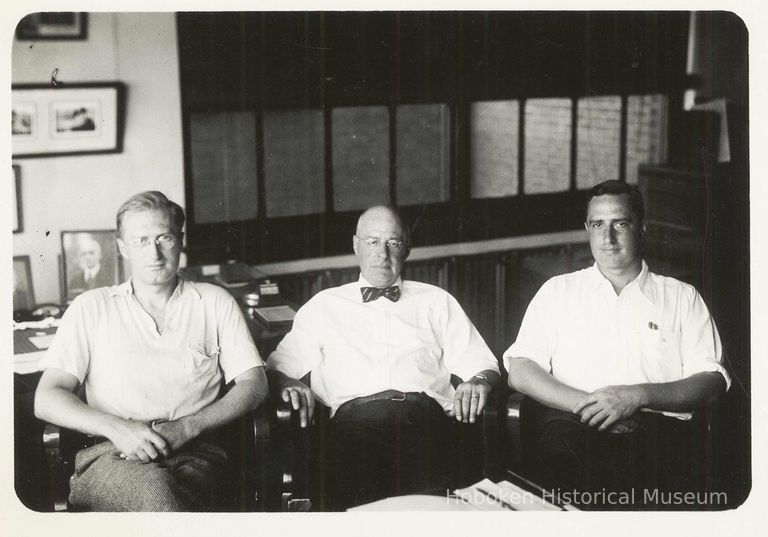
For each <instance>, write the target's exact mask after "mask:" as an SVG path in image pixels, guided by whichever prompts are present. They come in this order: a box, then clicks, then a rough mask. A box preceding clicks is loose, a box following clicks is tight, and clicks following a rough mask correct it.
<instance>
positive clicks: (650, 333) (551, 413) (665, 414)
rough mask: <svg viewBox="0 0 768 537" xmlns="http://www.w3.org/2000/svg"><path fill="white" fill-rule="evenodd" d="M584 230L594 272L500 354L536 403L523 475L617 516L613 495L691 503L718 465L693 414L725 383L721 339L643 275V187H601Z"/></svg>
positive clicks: (680, 296)
mask: <svg viewBox="0 0 768 537" xmlns="http://www.w3.org/2000/svg"><path fill="white" fill-rule="evenodd" d="M585 228H586V230H587V232H588V234H589V245H590V248H591V250H592V256H593V257H594V259H595V264H594V265H593V266H592V267H590V268H587V269H584V270H580V271H576V272H573V273H570V274H564V275H562V276H556V277H554V278H552V279H550V280H549V281H547V282H546V283H545V284H544V285H543V286H542V288H541V289H540V290H539V291H538V293H537V294H536V296H535V297H534V298H533V300H532V301H531V303H530V305H529V306H528V310H527V311H526V313H525V317H524V319H523V322H522V325H521V327H520V331H519V333H518V336H517V339H516V340H515V343H514V344H513V345H512V346H511V347H510V348H509V349H508V350H507V351H506V352H505V353H504V360H505V363H506V366H507V369H508V371H509V384H510V386H511V387H512V388H514V389H515V390H518V391H520V392H522V393H524V394H526V395H528V396H529V397H530V399H526V400H525V401H524V402H523V405H522V408H521V427H522V429H523V430H522V432H523V448H524V462H526V465H525V469H526V472H528V473H529V474H530V475H531V476H532V478H534V480H535V481H537V482H538V483H539V484H541V485H543V486H545V487H549V488H552V489H558V488H559V489H560V490H561V491H566V492H572V491H574V490H576V491H579V492H594V491H602V492H603V493H605V494H606V495H604V496H596V498H608V500H606V502H602V500H600V501H597V500H596V502H595V503H592V504H591V505H584V507H592V508H594V507H598V508H606V509H607V508H611V507H612V505H611V504H610V498H611V496H608V495H607V494H611V493H613V496H612V497H613V498H614V499H615V498H619V497H625V498H630V497H632V498H634V499H635V500H637V501H638V502H639V503H642V502H643V501H644V499H646V498H651V499H652V498H653V497H654V496H653V494H654V491H657V492H658V490H669V489H671V490H673V491H675V492H676V493H685V492H695V491H696V490H697V487H699V486H701V484H702V483H703V482H706V481H707V479H708V478H709V476H708V475H707V471H708V467H707V466H706V464H705V462H709V463H712V462H714V461H711V460H710V461H706V460H705V459H702V458H699V457H700V455H701V453H700V451H701V448H702V446H703V445H704V440H703V439H702V438H701V436H700V435H697V434H696V433H697V428H699V427H698V426H699V425H701V424H699V423H697V422H696V421H693V422H692V421H691V419H692V414H691V412H692V411H695V410H697V409H699V408H700V407H702V406H703V405H704V404H706V403H707V402H709V401H712V400H713V399H715V398H717V397H718V396H719V395H720V394H722V393H723V392H724V391H725V390H726V389H727V387H728V384H729V383H730V380H729V377H728V374H727V373H726V371H725V369H724V368H723V365H722V348H721V346H720V337H719V335H718V333H717V328H716V327H715V324H714V321H713V320H712V318H711V316H710V314H709V311H708V310H707V306H706V305H705V304H704V301H703V300H702V298H701V296H700V295H699V294H698V292H697V291H696V289H695V288H694V287H692V286H691V285H688V284H685V283H683V282H680V281H678V280H676V279H674V278H669V277H665V276H661V275H658V274H655V273H653V272H650V271H649V270H648V266H647V265H646V263H645V261H644V260H643V258H642V255H641V253H642V248H641V246H642V239H643V234H644V232H645V228H646V222H645V210H644V204H643V198H642V196H641V194H640V192H639V191H638V189H637V187H634V186H632V185H628V184H626V183H623V182H619V181H613V180H612V181H605V182H602V183H600V184H598V185H596V186H595V187H594V188H593V189H592V190H591V191H590V193H589V196H588V205H587V211H586V221H585ZM633 491H634V496H618V495H617V494H618V493H628V494H629V493H632V492H633ZM646 491H647V494H649V495H650V496H647V495H646ZM656 497H657V498H658V496H656ZM614 505H616V506H618V504H614ZM625 505H626V504H625Z"/></svg>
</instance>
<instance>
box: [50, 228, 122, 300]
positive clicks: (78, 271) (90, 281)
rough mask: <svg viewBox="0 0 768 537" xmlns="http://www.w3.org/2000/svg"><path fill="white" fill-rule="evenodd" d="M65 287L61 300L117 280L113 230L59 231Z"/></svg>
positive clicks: (111, 283)
mask: <svg viewBox="0 0 768 537" xmlns="http://www.w3.org/2000/svg"><path fill="white" fill-rule="evenodd" d="M61 248H62V254H63V260H64V262H63V267H64V276H65V277H64V278H63V281H64V282H65V287H64V290H63V293H62V295H63V300H62V302H64V303H67V302H70V301H72V300H73V299H74V298H75V297H76V296H78V295H80V294H82V293H84V292H85V291H88V290H90V289H95V288H97V287H108V286H110V285H116V284H117V283H118V270H119V269H118V262H119V261H118V254H117V244H116V242H115V231H114V230H97V231H62V232H61Z"/></svg>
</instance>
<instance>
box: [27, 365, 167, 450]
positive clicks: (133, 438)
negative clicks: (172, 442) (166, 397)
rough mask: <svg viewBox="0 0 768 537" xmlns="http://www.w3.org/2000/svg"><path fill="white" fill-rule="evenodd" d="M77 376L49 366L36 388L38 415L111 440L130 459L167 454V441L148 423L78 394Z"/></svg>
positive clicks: (36, 411)
mask: <svg viewBox="0 0 768 537" xmlns="http://www.w3.org/2000/svg"><path fill="white" fill-rule="evenodd" d="M78 384H79V383H78V380H77V378H76V377H75V376H73V375H71V374H69V373H67V372H65V371H62V370H60V369H53V368H49V369H46V370H45V372H44V373H43V375H42V377H41V378H40V382H39V384H38V386H37V390H36V391H35V416H36V417H37V418H39V419H41V420H44V421H47V422H49V423H53V424H54V425H59V426H61V427H66V428H68V429H74V430H76V431H80V432H82V433H86V434H90V435H93V436H102V437H104V438H108V439H109V440H111V441H112V443H113V444H114V445H115V447H116V448H117V449H118V450H120V452H121V453H123V454H125V456H126V458H128V459H138V460H141V461H142V462H149V461H150V460H154V459H156V458H158V457H159V456H161V455H163V456H165V455H168V453H169V449H168V443H167V442H166V441H165V439H164V438H163V437H162V436H161V435H159V434H158V433H157V432H155V431H153V430H152V428H151V427H150V425H149V424H147V423H144V422H141V421H135V420H126V419H123V418H120V417H118V416H113V415H112V414H107V413H106V412H101V411H99V410H96V409H94V408H92V407H90V406H88V405H87V404H86V403H84V402H83V401H81V400H80V398H79V397H77V395H75V393H74V392H75V390H76V389H77V386H78Z"/></svg>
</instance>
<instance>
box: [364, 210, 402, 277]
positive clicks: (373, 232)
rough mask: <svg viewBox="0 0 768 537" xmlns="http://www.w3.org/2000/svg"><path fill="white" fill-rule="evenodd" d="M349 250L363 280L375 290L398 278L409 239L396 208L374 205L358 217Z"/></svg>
mask: <svg viewBox="0 0 768 537" xmlns="http://www.w3.org/2000/svg"><path fill="white" fill-rule="evenodd" d="M352 247H353V249H354V250H355V255H356V256H357V261H358V264H359V265H360V271H361V272H362V274H363V278H365V279H366V280H367V281H368V282H369V283H370V284H371V285H374V286H376V287H388V286H390V285H392V284H393V283H394V282H395V281H396V280H397V278H398V277H399V276H400V272H401V271H402V269H403V263H404V262H405V259H406V258H407V257H408V252H409V249H410V236H409V233H408V229H407V227H406V226H405V224H404V223H403V219H402V218H401V217H400V214H399V213H398V212H397V209H395V208H394V207H390V206H386V205H377V206H375V207H371V208H370V209H368V210H366V211H365V212H364V213H363V214H362V215H360V218H359V219H358V221H357V232H356V233H355V236H354V238H353V240H352Z"/></svg>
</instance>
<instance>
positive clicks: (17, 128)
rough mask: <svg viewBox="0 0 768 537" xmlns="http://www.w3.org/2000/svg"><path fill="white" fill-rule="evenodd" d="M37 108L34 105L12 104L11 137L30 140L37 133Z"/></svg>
mask: <svg viewBox="0 0 768 537" xmlns="http://www.w3.org/2000/svg"><path fill="white" fill-rule="evenodd" d="M37 129H38V127H37V107H36V106H35V105H34V103H23V102H20V103H14V105H13V108H12V109H11V136H13V137H14V139H17V138H18V139H21V138H32V137H34V136H35V134H36V133H37Z"/></svg>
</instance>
